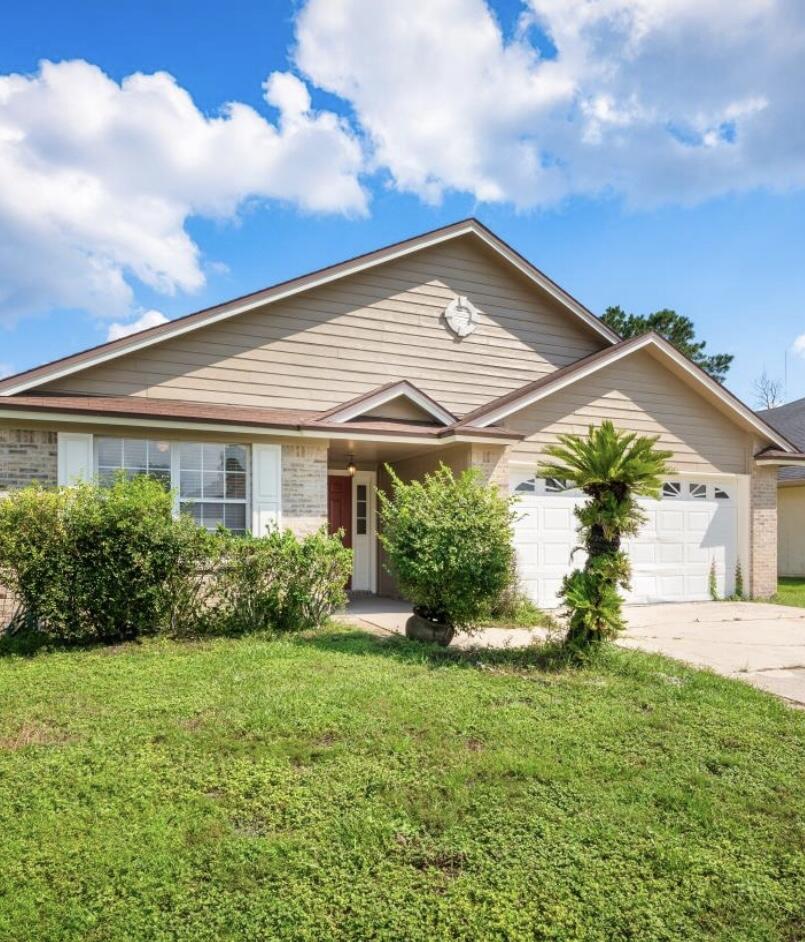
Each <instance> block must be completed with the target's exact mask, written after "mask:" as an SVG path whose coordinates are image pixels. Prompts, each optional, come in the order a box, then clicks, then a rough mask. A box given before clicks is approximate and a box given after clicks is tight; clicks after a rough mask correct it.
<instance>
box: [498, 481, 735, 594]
mask: <svg viewBox="0 0 805 942" xmlns="http://www.w3.org/2000/svg"><path fill="white" fill-rule="evenodd" d="M515 480H517V479H516V478H513V481H512V487H513V488H514V486H516V485H515ZM696 483H698V484H699V488H697V492H698V493H701V486H702V485H701V482H696ZM726 487H727V490H728V492H729V493H730V494H735V493H736V491H737V488H736V486H735V485H734V484H730V485H726ZM706 488H707V490H706V499H704V498H701V497H698V498H696V497H693V496H688V495H689V494H691V495H692V494H693V493H694V492H693V490H691V489H689V487H688V483H687V481H683V482H682V485H681V488H679V489H677V490H676V494H675V495H674V496H668V497H666V498H665V499H663V500H657V501H650V500H643V501H641V507H642V508H643V510H644V512H645V514H646V522H645V525H644V526H643V527H642V528H641V531H640V533H638V534H637V535H636V536H635V537H632V538H630V539H629V540H626V541H624V549H625V551H626V552H627V553H628V554H629V558H630V560H631V563H632V588H631V591H630V592H629V593H628V594H627V598H628V600H629V601H633V602H652V601H685V600H691V601H693V600H697V599H707V598H709V575H710V567H711V565H714V566H715V570H716V579H717V583H718V588H719V592H720V593H722V594H728V593H729V592H731V591H732V584H733V581H734V580H733V576H734V571H735V562H736V559H737V548H736V547H737V506H736V504H735V501H734V500H733V499H729V500H725V499H723V498H719V499H715V497H714V494H715V488H714V487H713V485H706ZM520 496H521V497H523V499H522V501H521V504H520V506H519V507H518V511H517V513H518V516H519V518H520V519H519V520H518V521H517V523H516V524H515V534H516V536H515V542H516V548H517V556H518V569H519V572H520V578H521V583H522V585H523V588H524V590H525V591H526V592H528V594H529V595H530V596H531V597H532V598H533V599H534V600H535V601H536V603H537V604H538V605H541V606H542V607H545V608H553V607H555V606H556V605H557V604H558V599H557V592H558V591H559V589H560V587H561V583H562V578H563V576H564V575H565V574H566V573H567V572H569V571H570V570H571V569H572V568H574V567H576V566H583V565H584V560H585V555H584V553H583V552H576V554H575V556H574V555H573V549H574V548H575V547H576V545H577V543H578V537H577V534H576V532H575V530H576V525H577V524H576V519H575V516H574V513H573V510H574V508H575V507H576V506H577V505H578V504H579V502H580V501H581V499H582V498H580V497H577V496H573V495H568V494H567V493H564V494H562V493H559V494H554V493H552V494H549V493H546V491H545V489H544V488H542V489H541V488H540V486H539V485H538V486H537V487H535V488H534V493H528V494H526V495H520Z"/></svg>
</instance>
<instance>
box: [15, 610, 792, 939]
mask: <svg viewBox="0 0 805 942" xmlns="http://www.w3.org/2000/svg"><path fill="white" fill-rule="evenodd" d="M0 704H1V706H0V938H2V939H3V940H14V942H25V940H36V942H50V940H53V942H57V940H58V942H73V940H75V942H78V940H81V942H100V940H104V942H106V940H126V942H130V940H143V939H148V940H171V942H176V940H193V942H203V940H235V939H237V940H281V939H288V940H318V939H322V940H324V939H334V940H346V939H350V940H361V942H363V940H369V939H387V940H394V942H403V940H423V942H424V940H428V942H433V940H442V939H443V940H448V939H450V940H461V939H466V940H497V939H500V940H503V939H508V940H520V939H522V940H532V939H550V940H570V939H578V940H585V942H586V940H601V942H615V940H635V942H651V940H661V939H662V940H673V942H679V940H685V942H691V940H700V939H707V940H724V942H727V940H729V942H739V940H750V939H751V940H785V942H795V940H799V939H802V938H803V936H805V921H803V913H805V888H804V886H803V881H804V880H805V877H804V876H803V875H804V874H805V855H804V854H803V843H802V838H803V833H802V823H803V815H804V814H805V807H803V805H804V804H805V790H804V789H803V787H802V783H803V779H802V775H803V769H805V736H804V735H803V733H804V728H805V714H803V713H800V712H797V711H794V710H791V709H789V708H788V707H786V706H785V705H784V704H782V703H781V702H778V701H777V700H775V699H773V698H772V697H770V696H766V695H764V694H762V693H760V692H758V691H755V690H754V689H752V688H751V687H749V686H745V685H743V684H741V683H738V682H733V681H729V680H724V679H721V678H718V677H715V676H713V675H710V674H707V673H701V672H697V671H694V670H690V669H687V668H685V667H683V666H681V665H680V664H677V663H674V662H672V661H668V660H665V659H663V658H660V657H654V656H649V655H643V654H638V653H633V652H626V651H619V650H613V651H611V652H608V653H607V654H606V655H605V656H603V657H602V658H601V659H600V660H599V661H598V662H597V663H596V664H595V665H593V666H588V667H585V668H584V669H578V668H577V669H570V668H562V667H557V666H552V665H551V663H550V661H549V660H548V659H547V657H546V656H544V655H543V656H540V655H537V654H535V653H533V652H531V653H529V652H526V653H517V652H515V653H506V652H501V653H498V654H497V655H493V654H487V655H484V656H483V657H481V658H480V660H478V659H477V656H467V655H464V656H462V655H460V654H455V653H452V652H450V651H447V652H437V651H435V650H432V649H430V648H427V647H424V646H419V645H416V644H413V643H410V642H406V641H405V640H404V639H392V640H388V641H381V640H379V639H376V638H374V637H371V636H368V635H365V634H361V633H359V632H357V631H352V630H346V629H340V630H339V629H337V628H335V629H332V630H330V631H328V632H325V633H323V634H321V635H318V636H315V637H305V638H298V639H295V640H281V641H272V640H270V639H267V638H245V639H240V640H216V641H207V642H199V643H177V642H172V641H160V640H156V641H148V642H146V643H143V644H141V645H126V646H121V647H116V648H107V649H95V650H84V651H56V652H50V653H47V652H40V653H38V654H36V655H35V656H32V657H18V656H8V655H6V656H5V657H0Z"/></svg>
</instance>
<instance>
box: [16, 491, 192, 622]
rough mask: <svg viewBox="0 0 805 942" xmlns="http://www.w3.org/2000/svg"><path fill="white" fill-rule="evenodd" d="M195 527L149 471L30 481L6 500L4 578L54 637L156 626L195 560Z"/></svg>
mask: <svg viewBox="0 0 805 942" xmlns="http://www.w3.org/2000/svg"><path fill="white" fill-rule="evenodd" d="M190 535H191V531H190V530H189V529H188V528H187V526H186V525H182V524H177V522H176V521H175V520H174V519H173V516H172V499H171V495H170V494H169V493H167V492H166V491H165V490H164V488H163V487H162V486H161V485H160V484H159V483H158V482H156V481H154V480H152V479H150V478H147V477H138V478H135V479H133V480H131V481H127V480H125V479H123V478H121V479H119V480H118V481H116V482H115V483H114V484H113V485H112V486H111V487H99V486H98V485H95V484H80V485H78V486H77V487H71V488H62V489H59V490H56V491H45V490H42V489H41V488H37V487H31V488H25V489H23V490H20V491H16V492H14V493H12V494H10V495H9V496H8V497H7V498H5V499H4V500H3V501H0V581H2V582H3V583H4V584H5V585H6V586H7V587H8V588H9V589H11V590H12V591H13V592H14V593H15V594H16V595H17V597H18V599H19V600H20V604H21V607H22V611H23V613H24V617H25V620H26V621H27V623H28V624H30V625H36V626H37V627H38V628H39V629H40V630H42V631H45V632H46V633H47V634H49V635H51V636H52V637H55V638H60V639H63V640H82V641H88V640H99V641H101V640H103V641H109V640H118V639H122V638H134V637H137V636H138V635H142V634H152V633H154V632H157V631H160V630H162V629H164V628H166V627H167V626H168V625H169V624H171V622H172V620H173V592H172V590H173V589H175V587H176V584H177V581H178V576H177V574H178V573H179V572H180V571H181V570H182V569H189V568H191V567H192V566H194V565H195V563H196V561H195V560H188V559H186V555H187V549H188V537H189V536H190ZM192 535H193V537H195V534H192Z"/></svg>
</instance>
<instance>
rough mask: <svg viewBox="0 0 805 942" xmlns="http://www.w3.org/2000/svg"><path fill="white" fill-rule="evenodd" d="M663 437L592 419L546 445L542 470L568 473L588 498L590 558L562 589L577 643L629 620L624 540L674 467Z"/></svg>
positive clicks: (584, 516)
mask: <svg viewBox="0 0 805 942" xmlns="http://www.w3.org/2000/svg"><path fill="white" fill-rule="evenodd" d="M656 444H657V437H656V436H654V437H650V436H646V435H637V434H636V433H634V432H621V431H619V430H618V429H616V428H615V426H614V425H613V424H612V422H610V421H609V420H608V419H607V420H606V421H604V422H602V423H601V425H600V427H595V426H593V425H591V426H590V427H589V429H588V432H587V435H586V436H583V435H560V436H559V443H558V444H556V445H551V446H549V447H548V448H546V449H545V454H546V456H547V458H548V459H549V460H548V461H546V462H544V463H543V464H541V465H540V467H539V468H538V469H537V474H538V475H539V476H540V477H545V478H548V477H550V478H559V479H560V480H561V479H564V480H565V481H566V482H567V483H568V484H569V485H571V486H574V487H577V488H579V489H580V490H582V491H583V492H584V493H585V494H586V495H587V497H588V498H589V500H588V501H586V502H585V503H584V504H583V505H582V506H580V507H577V508H576V511H575V513H576V516H577V518H578V520H579V536H580V538H581V545H582V547H583V548H584V549H585V550H586V551H587V560H586V562H585V564H584V568H583V569H575V570H573V572H572V573H570V575H569V576H566V577H565V579H564V581H563V583H562V589H561V591H560V595H561V597H562V599H563V600H564V604H565V608H566V609H567V611H568V615H569V627H568V641H569V642H571V643H572V644H574V645H582V646H586V645H589V644H591V643H595V642H599V641H603V640H605V639H607V638H612V637H614V636H615V635H616V634H617V632H618V631H619V630H620V629H621V628H622V627H623V615H622V612H621V606H622V604H623V599H622V598H621V595H620V592H619V589H628V588H629V577H630V566H629V559H628V557H627V555H626V553H625V552H623V550H622V549H621V541H622V539H623V538H624V537H627V536H633V535H634V534H636V533H637V532H638V530H639V529H640V526H641V524H642V523H643V522H644V521H645V515H644V513H643V511H642V510H641V508H640V505H639V503H638V498H640V497H658V496H659V493H660V487H661V486H662V478H663V476H664V475H667V474H669V473H670V468H669V467H668V463H667V462H668V459H669V458H670V457H671V452H669V451H661V450H659V449H657V448H656V447H655V446H656Z"/></svg>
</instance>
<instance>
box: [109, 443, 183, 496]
mask: <svg viewBox="0 0 805 942" xmlns="http://www.w3.org/2000/svg"><path fill="white" fill-rule="evenodd" d="M95 454H96V461H97V470H98V479H99V480H100V482H101V484H111V483H112V482H113V481H114V480H115V478H116V477H117V476H118V475H119V474H120V473H121V471H122V472H123V473H124V474H125V476H126V477H127V478H133V477H137V476H138V475H140V474H148V475H150V476H151V477H153V478H156V479H157V480H158V481H161V482H162V483H163V484H164V485H165V487H166V488H170V486H171V449H170V443H169V442H149V441H146V440H145V439H143V438H99V439H98V440H97V445H96V450H95Z"/></svg>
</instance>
